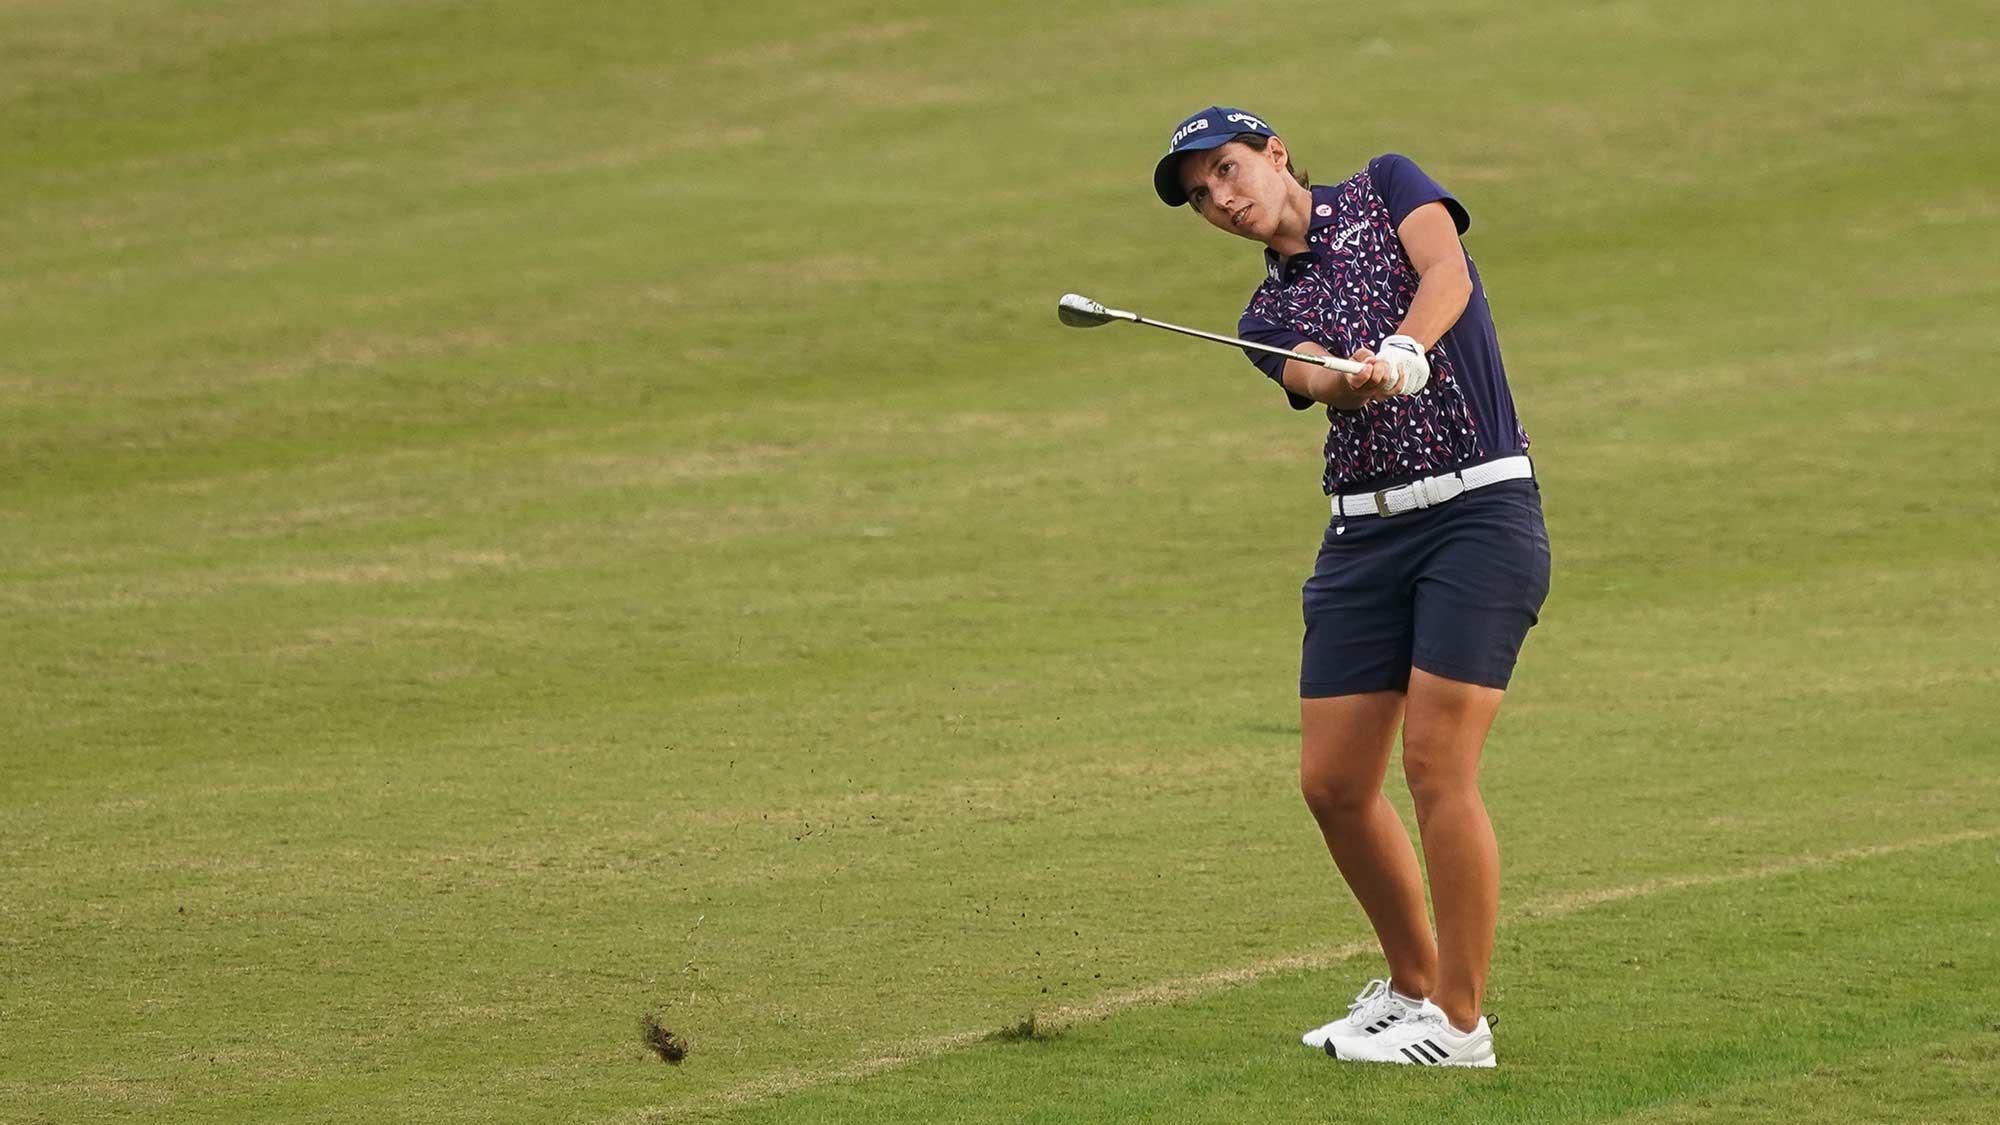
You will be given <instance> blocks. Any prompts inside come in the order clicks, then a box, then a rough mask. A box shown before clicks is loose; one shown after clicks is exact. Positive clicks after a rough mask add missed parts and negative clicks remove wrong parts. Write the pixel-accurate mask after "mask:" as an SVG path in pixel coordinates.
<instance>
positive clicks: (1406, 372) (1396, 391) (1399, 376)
mask: <svg viewBox="0 0 2000 1125" xmlns="http://www.w3.org/2000/svg"><path fill="white" fill-rule="evenodd" d="M1375 357H1376V358H1377V359H1381V360H1384V361H1386V362H1387V363H1388V364H1389V366H1391V367H1394V368H1395V369H1396V385H1395V387H1394V388H1392V389H1391V390H1390V391H1389V393H1390V394H1392V395H1413V394H1416V393H1417V392H1418V391H1421V390H1423V389H1424V384H1426V383H1428V382H1430V381H1431V361H1430V360H1428V359H1425V358H1424V346H1423V345H1422V344H1419V343H1417V342H1416V341H1415V340H1412V339H1411V338H1410V337H1408V336H1391V337H1389V338H1388V339H1386V340H1384V341H1382V346H1381V347H1379V348H1376V349H1375Z"/></svg>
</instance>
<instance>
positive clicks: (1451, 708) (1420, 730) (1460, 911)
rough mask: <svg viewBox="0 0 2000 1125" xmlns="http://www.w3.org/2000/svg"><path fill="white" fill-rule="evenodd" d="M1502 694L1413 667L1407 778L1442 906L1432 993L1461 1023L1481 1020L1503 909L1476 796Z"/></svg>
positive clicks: (1493, 849) (1495, 856)
mask: <svg viewBox="0 0 2000 1125" xmlns="http://www.w3.org/2000/svg"><path fill="white" fill-rule="evenodd" d="M1505 694H1506V693H1505V692H1504V691H1502V690H1500V689H1499V688H1489V687H1480V686H1479V685H1477V684H1468V683H1461V682H1459V681H1457V680H1448V679H1445V678H1444V677H1442V676H1434V675H1432V674H1430V673H1429V672H1425V671H1422V670H1421V669H1411V671H1410V693H1409V700H1408V716H1407V719H1406V720H1405V723H1404V726H1403V774H1404V776H1405V777H1406V778H1407V779H1408V781H1409V783H1410V795H1411V796H1412V797H1414V798H1415V799H1416V805H1417V830H1418V832H1420V833H1421V834H1422V836H1423V840H1424V865H1425V867H1426V869H1427V870H1428V872H1429V874H1430V884H1431V905H1432V906H1433V907H1434V908H1435V910H1436V911H1437V951H1438V959H1437V966H1438V969H1437V982H1436V985H1435V987H1434V988H1432V990H1431V992H1430V998H1431V1000H1432V1001H1433V1002H1434V1003H1436V1004H1437V1006H1438V1007H1440V1008H1443V1009H1444V1014H1445V1015H1446V1016H1448V1017H1450V1019H1451V1022H1452V1024H1453V1025H1454V1026H1456V1027H1458V1028H1461V1029H1468V1028H1471V1027H1472V1026H1473V1025H1474V1024H1476V1023H1478V1022H1479V1015H1480V1010H1481V1004H1482V1002H1483V1001H1484V999H1485V995H1486V971H1487V968H1488V966H1489V965H1491V964H1492V961H1493V927H1494V923H1495V921H1496V920H1497V918H1498V916H1499V911H1500V846H1499V843H1498V842H1497V841H1496V840H1495V839H1494V838H1493V822H1492V821H1491V820H1489V819H1487V816H1486V803H1485V801H1483V800H1482V799H1481V798H1480V796H1479V753H1480V750H1481V749H1482V748H1483V747H1484V746H1485V744H1486V732H1487V731H1488V730H1489V729H1491V728H1492V726H1493V718H1494V716H1495V715H1497V714H1499V711H1500V700H1501V698H1502V697H1503V696H1504V695H1505Z"/></svg>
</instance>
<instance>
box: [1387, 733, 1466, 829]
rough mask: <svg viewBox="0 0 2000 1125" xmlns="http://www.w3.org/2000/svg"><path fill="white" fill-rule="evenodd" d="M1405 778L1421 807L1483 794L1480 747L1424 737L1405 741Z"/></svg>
mask: <svg viewBox="0 0 2000 1125" xmlns="http://www.w3.org/2000/svg"><path fill="white" fill-rule="evenodd" d="M1403 780H1404V781H1406V782H1408V783H1409V786H1410V798H1411V800H1413V801H1414V802H1415V803H1416V806H1417V808H1418V809H1420V810H1421V809H1423V808H1424V807H1426V806H1428V805H1431V804H1435V803H1437V802H1440V801H1448V800H1453V799H1455V798H1461V797H1467V796H1471V797H1477V796H1478V795H1479V748H1478V747H1477V746H1474V747H1469V748H1468V747H1463V746H1454V745H1451V744H1449V743H1444V742H1430V741H1427V740H1424V739H1417V740H1409V739H1408V738H1407V735H1406V740H1405V742H1404V743H1403Z"/></svg>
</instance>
